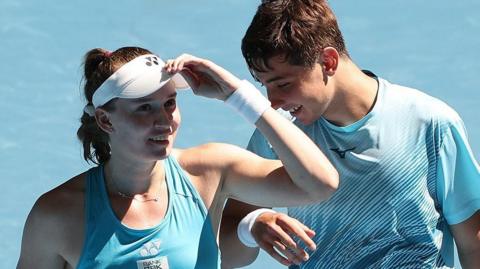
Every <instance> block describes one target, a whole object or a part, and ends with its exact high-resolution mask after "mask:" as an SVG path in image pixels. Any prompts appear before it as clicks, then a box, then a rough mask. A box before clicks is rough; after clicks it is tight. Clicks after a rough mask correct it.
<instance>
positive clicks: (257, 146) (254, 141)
mask: <svg viewBox="0 0 480 269" xmlns="http://www.w3.org/2000/svg"><path fill="white" fill-rule="evenodd" d="M247 150H249V151H251V152H253V153H255V154H257V155H258V156H260V157H263V158H266V159H278V157H277V154H275V152H274V151H273V148H272V146H271V145H270V143H269V142H268V140H267V139H266V138H265V137H264V136H263V134H262V133H261V132H260V131H259V130H258V129H255V132H253V134H252V137H250V141H249V142H248V146H247Z"/></svg>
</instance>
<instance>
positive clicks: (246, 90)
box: [225, 80, 270, 124]
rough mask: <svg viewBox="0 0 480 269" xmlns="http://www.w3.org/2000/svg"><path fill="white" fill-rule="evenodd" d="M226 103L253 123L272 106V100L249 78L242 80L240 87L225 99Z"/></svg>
mask: <svg viewBox="0 0 480 269" xmlns="http://www.w3.org/2000/svg"><path fill="white" fill-rule="evenodd" d="M225 103H226V104H229V105H230V106H231V107H233V108H234V109H235V110H237V111H238V112H239V113H240V114H241V115H242V116H243V117H244V118H245V119H247V121H248V122H250V123H252V124H255V123H256V122H257V121H258V119H259V118H260V117H261V116H262V114H263V113H264V112H265V111H266V110H267V109H268V108H269V107H270V101H268V99H267V98H265V96H263V95H262V93H261V92H260V91H259V90H257V88H255V86H253V84H251V83H250V82H248V81H247V80H242V82H241V84H240V87H239V88H238V89H237V90H235V91H234V92H233V93H232V94H231V95H230V96H229V97H228V98H227V99H226V100H225Z"/></svg>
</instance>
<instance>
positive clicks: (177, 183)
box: [165, 155, 208, 218]
mask: <svg viewBox="0 0 480 269" xmlns="http://www.w3.org/2000/svg"><path fill="white" fill-rule="evenodd" d="M165 175H166V178H167V180H168V181H167V182H168V183H169V184H170V186H172V192H173V193H175V194H176V195H181V196H184V197H191V198H192V199H193V200H195V202H196V203H197V204H198V205H199V207H200V209H201V213H202V215H203V217H204V218H205V217H207V215H208V210H207V208H206V206H205V204H204V202H203V199H202V198H201V196H200V194H199V193H198V191H197V189H196V188H195V187H194V186H193V184H192V182H191V180H190V177H189V176H188V175H187V174H186V172H185V171H184V170H183V168H182V167H181V165H180V164H179V163H178V161H177V159H176V158H175V157H174V156H172V155H170V156H169V157H168V158H167V159H166V161H165Z"/></svg>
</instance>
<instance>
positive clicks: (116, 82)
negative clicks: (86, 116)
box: [92, 54, 190, 108]
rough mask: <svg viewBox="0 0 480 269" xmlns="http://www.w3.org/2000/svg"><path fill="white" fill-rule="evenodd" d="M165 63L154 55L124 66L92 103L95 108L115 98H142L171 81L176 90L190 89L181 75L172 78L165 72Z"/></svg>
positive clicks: (103, 85)
mask: <svg viewBox="0 0 480 269" xmlns="http://www.w3.org/2000/svg"><path fill="white" fill-rule="evenodd" d="M164 65H165V62H163V61H162V59H160V57H158V56H156V55H153V54H146V55H142V56H139V57H137V58H135V59H133V60H131V61H130V62H128V63H126V64H124V65H123V66H122V67H120V68H119V69H118V70H117V71H116V72H115V73H113V74H112V75H111V76H110V77H109V78H108V79H107V80H105V81H104V82H103V83H102V85H100V87H98V89H97V90H96V91H95V93H94V94H93V98H92V103H93V106H94V107H95V108H97V107H99V106H102V105H104V104H106V103H107V102H108V101H110V100H112V99H114V98H130V99H132V98H141V97H144V96H147V95H150V94H152V93H154V92H155V91H157V90H159V89H160V88H162V87H163V86H164V85H165V84H166V83H167V82H168V81H169V80H170V79H171V80H172V81H173V82H174V83H175V88H177V89H185V88H189V87H190V86H189V85H188V83H187V81H185V79H184V78H183V77H182V76H181V75H180V74H179V73H177V74H175V75H173V76H170V75H169V74H168V73H167V72H166V71H164V70H163V66H164Z"/></svg>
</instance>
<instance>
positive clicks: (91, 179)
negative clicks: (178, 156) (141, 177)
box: [77, 156, 220, 269]
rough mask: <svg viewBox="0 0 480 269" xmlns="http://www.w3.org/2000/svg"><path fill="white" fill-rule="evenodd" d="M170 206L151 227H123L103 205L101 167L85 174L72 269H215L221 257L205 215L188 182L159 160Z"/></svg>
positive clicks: (104, 193) (107, 204)
mask: <svg viewBox="0 0 480 269" xmlns="http://www.w3.org/2000/svg"><path fill="white" fill-rule="evenodd" d="M164 167H165V177H166V181H167V186H168V195H169V204H168V208H167V212H166V214H165V218H164V219H163V220H162V221H161V222H160V223H159V224H158V225H156V226H155V227H152V228H148V229H143V230H137V229H132V228H129V227H127V226H125V225H124V224H122V223H121V222H120V221H119V220H118V218H117V217H116V216H115V214H114V212H113V210H112V208H111V206H110V202H109V199H108V195H107V190H106V187H105V180H104V175H103V167H102V166H98V167H95V168H92V169H90V170H89V171H88V176H87V182H86V193H85V214H86V215H85V216H86V222H85V223H86V233H85V239H84V246H83V250H82V254H81V256H80V259H79V263H78V266H77V268H79V269H82V268H120V269H121V268H125V269H127V268H128V269H137V268H138V269H168V268H175V269H177V268H178V269H187V268H188V269H192V268H220V253H219V249H218V246H217V243H216V240H215V236H214V233H213V230H212V225H211V222H210V217H209V215H208V211H207V209H206V207H205V205H204V203H203V200H202V199H201V197H200V196H199V194H198V192H197V190H196V189H195V188H194V187H193V185H192V183H191V182H190V179H189V178H188V176H187V175H186V174H185V173H184V172H183V170H182V168H181V167H180V165H179V164H178V162H177V161H176V160H175V158H174V157H172V156H170V157H168V158H167V159H166V160H164Z"/></svg>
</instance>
